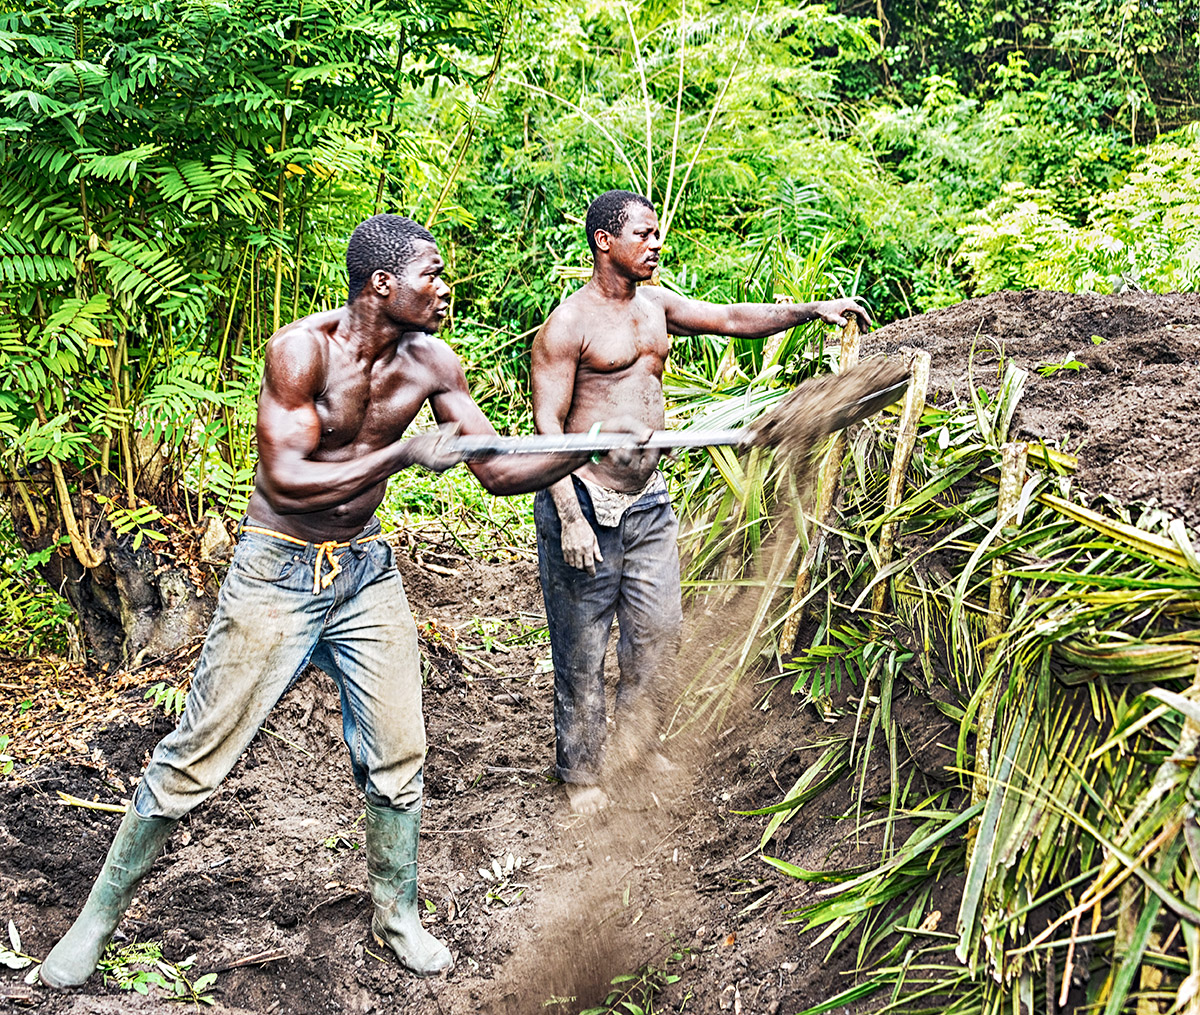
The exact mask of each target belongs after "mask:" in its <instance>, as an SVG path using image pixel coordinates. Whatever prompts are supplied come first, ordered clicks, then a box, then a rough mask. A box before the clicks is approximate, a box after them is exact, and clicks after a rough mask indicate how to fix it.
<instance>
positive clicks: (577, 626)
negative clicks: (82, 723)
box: [533, 190, 870, 813]
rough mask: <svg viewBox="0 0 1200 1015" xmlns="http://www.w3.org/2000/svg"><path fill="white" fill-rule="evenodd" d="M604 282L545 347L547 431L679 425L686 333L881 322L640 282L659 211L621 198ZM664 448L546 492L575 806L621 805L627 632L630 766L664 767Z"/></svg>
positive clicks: (559, 716) (602, 241) (648, 267)
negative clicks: (675, 417) (606, 755)
mask: <svg viewBox="0 0 1200 1015" xmlns="http://www.w3.org/2000/svg"><path fill="white" fill-rule="evenodd" d="M585 228H586V230H587V239H588V245H589V246H590V247H591V249H592V257H593V269H592V277H591V279H590V281H589V282H588V283H587V284H586V285H585V286H584V287H583V288H582V289H580V290H579V291H578V292H576V293H574V294H572V295H571V296H570V297H568V298H567V299H566V300H564V301H563V302H562V304H561V305H560V306H559V307H558V308H557V309H555V311H554V312H553V313H552V314H551V315H550V317H549V319H548V320H547V321H546V323H545V324H544V325H543V326H542V329H541V331H539V332H538V335H537V338H536V339H535V340H534V344H533V413H534V423H535V425H536V426H537V429H538V431H539V432H540V433H546V434H558V433H577V432H580V431H587V430H589V429H590V428H592V427H594V426H597V425H602V424H603V421H604V420H608V419H611V418H613V417H615V416H624V415H632V416H634V417H635V418H636V419H638V420H640V421H641V422H642V423H644V424H645V425H646V426H648V427H650V428H652V429H656V430H657V429H661V428H662V427H663V425H664V422H665V413H664V405H663V393H662V374H663V364H664V362H665V361H666V358H667V353H668V351H669V349H670V345H671V340H670V336H671V335H698V334H712V335H731V336H739V337H742V338H764V337H766V336H768V335H773V334H775V333H777V332H780V331H785V330H787V329H789V328H793V327H795V326H796V325H797V324H801V323H803V322H805V321H811V320H814V319H818V318H819V319H820V320H822V321H825V322H827V323H829V324H839V325H841V324H845V323H846V316H845V315H847V314H855V315H857V316H858V317H859V318H860V319H861V320H862V323H863V325H864V327H866V326H869V324H870V318H869V317H868V315H867V312H866V311H865V310H864V309H863V308H862V307H860V306H859V305H858V304H857V303H855V302H854V301H853V300H848V299H840V300H826V301H824V302H820V303H804V304H774V303H737V304H731V305H728V306H721V305H718V304H713V303H704V302H700V301H698V300H689V299H685V298H684V297H682V296H679V295H677V294H675V293H673V292H671V291H669V290H667V289H662V288H659V287H657V286H644V287H640V288H639V286H638V283H639V282H644V281H647V280H648V279H650V278H651V276H652V275H653V273H654V269H655V268H656V267H657V266H658V255H659V251H660V250H661V249H662V240H661V238H660V236H659V229H658V216H657V215H656V214H655V212H654V206H653V205H652V204H651V203H650V202H649V201H648V200H646V198H644V197H642V196H640V195H638V194H633V193H630V192H629V191H624V190H614V191H609V192H608V193H606V194H602V195H601V196H600V197H598V198H596V200H595V201H594V202H592V205H591V206H590V207H589V208H588V211H587V219H586V223H585ZM660 454H661V452H659V451H652V450H645V451H642V452H640V453H637V454H634V455H630V456H624V457H623V458H621V459H618V458H617V457H616V456H609V457H608V458H606V459H603V460H601V461H599V462H598V463H593V464H588V465H585V466H583V467H582V468H580V469H578V470H577V471H576V472H575V474H574V475H573V476H571V477H568V478H565V479H563V480H561V481H560V482H558V483H555V484H554V485H553V486H551V487H550V488H549V490H543V491H541V492H539V493H538V495H537V497H536V499H535V501H534V517H535V519H536V522H537V531H538V560H539V571H540V576H541V583H542V594H543V596H544V598H545V603H546V615H547V619H548V621H549V625H550V647H551V654H552V657H553V661H554V731H555V738H556V767H557V773H558V776H559V778H560V779H562V780H563V782H564V783H566V786H567V793H568V796H569V799H570V802H571V807H572V809H573V810H575V811H578V812H582V813H591V812H593V811H596V810H599V809H600V808H602V807H604V806H605V805H606V804H607V803H608V797H607V795H606V794H605V792H604V790H603V789H602V788H601V786H600V777H601V763H602V758H603V748H604V741H605V732H606V731H605V702H604V652H605V647H606V646H607V644H608V635H609V630H610V629H611V627H612V620H613V616H614V614H615V615H616V617H617V621H618V625H619V628H620V639H619V641H618V645H617V660H618V664H619V668H620V684H619V686H618V690H617V701H616V717H615V728H616V734H617V736H618V738H619V739H620V740H621V742H622V744H621V746H622V750H621V752H620V753H621V755H622V756H623V757H630V756H632V757H641V758H642V759H643V760H644V761H645V763H646V764H648V765H649V766H650V767H663V766H665V765H666V761H665V759H663V758H662V756H661V755H659V754H658V753H657V751H656V750H655V749H654V746H653V745H654V744H655V743H656V742H657V733H658V716H657V709H656V704H657V703H656V701H655V698H656V695H655V694H654V693H649V694H648V693H647V692H648V691H650V692H653V689H654V684H655V682H656V680H657V679H658V678H660V677H661V676H662V675H663V671H664V668H665V667H667V666H669V665H671V663H672V661H673V659H674V655H675V652H676V650H677V646H678V642H679V632H680V626H681V616H682V615H681V608H680V589H679V553H678V550H677V548H676V542H675V539H676V535H677V532H678V525H677V523H676V520H675V514H674V512H673V511H672V510H671V502H670V496H669V494H668V493H667V488H666V484H665V483H664V481H663V478H662V474H661V473H660V472H658V471H657V466H658V460H659V457H660Z"/></svg>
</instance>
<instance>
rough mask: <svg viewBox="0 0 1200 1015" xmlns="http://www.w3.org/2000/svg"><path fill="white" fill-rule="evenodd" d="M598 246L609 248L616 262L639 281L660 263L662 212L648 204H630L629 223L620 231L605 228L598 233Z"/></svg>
mask: <svg viewBox="0 0 1200 1015" xmlns="http://www.w3.org/2000/svg"><path fill="white" fill-rule="evenodd" d="M605 241H607V247H606V246H605ZM597 246H598V247H599V248H600V249H602V250H603V249H607V250H608V256H609V259H610V260H611V261H612V262H613V264H614V265H615V266H617V267H619V268H622V269H624V271H625V272H627V273H628V274H629V275H631V276H632V277H633V278H635V279H637V280H638V281H639V282H640V281H643V280H645V279H648V278H650V277H651V276H652V275H653V274H654V269H655V268H657V267H658V255H659V252H660V251H661V250H662V237H661V236H660V235H659V231H658V216H657V215H656V214H654V212H653V211H652V210H651V209H649V208H647V207H646V206H645V205H642V204H629V205H626V206H625V225H624V226H622V228H621V232H620V235H618V236H613V235H611V234H609V233H603V232H602V233H600V234H599V236H598V237H597Z"/></svg>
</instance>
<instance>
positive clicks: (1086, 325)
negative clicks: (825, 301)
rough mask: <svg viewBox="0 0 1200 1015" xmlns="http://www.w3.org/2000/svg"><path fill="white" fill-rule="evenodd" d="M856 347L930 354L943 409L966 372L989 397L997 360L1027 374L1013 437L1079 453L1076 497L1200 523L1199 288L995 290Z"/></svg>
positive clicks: (963, 385) (961, 393)
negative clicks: (1198, 429) (1199, 434)
mask: <svg viewBox="0 0 1200 1015" xmlns="http://www.w3.org/2000/svg"><path fill="white" fill-rule="evenodd" d="M862 348H863V353H864V355H865V354H868V353H871V352H895V351H898V350H899V349H901V348H910V349H925V350H927V351H928V352H929V354H930V357H931V364H930V367H931V371H930V387H931V390H932V391H933V392H935V393H936V398H937V401H938V402H939V404H942V405H946V404H948V403H949V402H950V401H952V400H953V397H954V396H955V395H957V397H958V399H960V400H963V401H968V399H969V394H968V393H969V390H970V386H971V383H972V377H973V379H974V384H975V385H976V386H977V387H985V388H987V389H988V390H989V391H990V392H992V393H995V391H996V390H997V388H998V387H999V381H1000V375H1001V374H1002V368H1001V361H1002V360H1003V361H1006V362H1012V363H1014V364H1015V365H1016V366H1019V367H1021V368H1023V369H1025V370H1027V371H1028V372H1029V378H1028V380H1027V381H1026V385H1025V394H1024V396H1023V397H1022V399H1021V402H1020V406H1019V408H1018V410H1017V415H1016V418H1015V419H1014V425H1013V429H1012V431H1011V437H1012V438H1014V439H1029V440H1034V441H1041V442H1044V443H1046V444H1049V445H1051V446H1052V447H1056V448H1058V449H1061V450H1063V451H1068V452H1070V453H1072V454H1075V455H1077V456H1078V459H1079V469H1078V472H1077V473H1076V476H1075V480H1074V484H1073V487H1074V489H1075V491H1076V492H1080V493H1083V494H1084V495H1086V496H1089V497H1091V498H1093V499H1097V500H1099V499H1102V498H1107V499H1109V500H1110V501H1111V502H1113V503H1115V504H1117V505H1122V506H1123V505H1128V504H1132V503H1134V502H1140V503H1145V504H1149V505H1152V506H1156V507H1159V508H1162V509H1163V510H1165V511H1167V512H1169V513H1170V514H1172V515H1174V516H1176V517H1180V518H1183V519H1184V521H1185V522H1187V524H1188V526H1189V527H1190V528H1191V529H1192V530H1193V532H1195V531H1196V530H1197V529H1198V528H1200V443H1197V441H1196V440H1195V426H1196V421H1197V419H1200V294H1197V293H1168V294H1166V295H1156V294H1153V293H1143V292H1126V293H1121V294H1119V295H1115V296H1099V295H1096V294H1094V293H1056V292H1042V291H1039V290H1027V291H1025V292H1001V293H994V294H993V295H991V296H985V297H982V298H980V299H975V300H968V301H967V302H966V303H960V304H958V305H957V306H953V307H947V308H946V309H945V310H938V311H935V312H933V313H929V314H923V315H921V316H918V317H910V318H908V319H906V320H903V321H897V322H896V323H894V324H890V325H888V326H887V327H885V328H880V329H879V330H878V331H875V332H873V333H872V334H870V335H868V336H865V337H864V339H863V346H862ZM1072 363H1074V364H1075V366H1074V367H1072V366H1070V365H1069V364H1072ZM1063 364H1067V365H1066V366H1061V368H1060V369H1054V368H1055V367H1056V366H1060V365H1063ZM1039 366H1041V367H1042V368H1043V370H1044V371H1046V372H1047V373H1048V374H1049V376H1042V374H1041V373H1039V372H1038V370H1037V368H1038V367H1039ZM931 400H932V397H931Z"/></svg>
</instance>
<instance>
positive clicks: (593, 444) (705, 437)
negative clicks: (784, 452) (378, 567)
mask: <svg viewBox="0 0 1200 1015" xmlns="http://www.w3.org/2000/svg"><path fill="white" fill-rule="evenodd" d="M749 437H750V431H749V430H748V429H746V428H741V429H737V430H655V431H654V433H653V434H651V435H650V439H649V440H648V441H646V442H645V443H640V442H639V441H637V440H636V439H635V438H634V436H633V434H627V433H595V434H590V433H565V434H537V435H534V436H530V437H498V436H497V437H493V436H490V435H480V434H467V435H463V436H460V437H451V438H449V442H450V447H451V449H452V450H454V451H456V452H458V453H459V454H460V455H462V457H463V461H464V462H473V461H478V460H479V459H482V458H493V457H495V456H497V455H547V454H551V455H552V454H568V455H578V454H592V455H594V454H600V453H603V452H605V451H618V450H626V449H627V450H630V451H633V450H637V449H638V448H649V449H652V450H655V451H661V450H663V449H665V448H705V447H715V446H718V445H731V444H742V443H745V442H746V441H747V440H748V439H749Z"/></svg>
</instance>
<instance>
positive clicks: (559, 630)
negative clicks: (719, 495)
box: [533, 477, 682, 785]
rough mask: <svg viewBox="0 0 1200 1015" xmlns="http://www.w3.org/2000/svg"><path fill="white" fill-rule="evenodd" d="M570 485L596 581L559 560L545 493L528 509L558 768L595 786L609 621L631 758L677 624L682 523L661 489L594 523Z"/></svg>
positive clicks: (618, 725)
mask: <svg viewBox="0 0 1200 1015" xmlns="http://www.w3.org/2000/svg"><path fill="white" fill-rule="evenodd" d="M572 478H574V477H572ZM574 482H575V495H576V496H577V497H578V498H579V507H580V509H581V510H582V511H583V517H584V518H585V519H587V522H588V524H589V525H591V527H592V530H593V531H594V532H595V533H596V541H597V542H598V543H599V545H600V554H601V556H602V557H603V558H604V559H603V560H602V561H600V562H599V563H597V564H596V574H595V576H594V577H593V576H591V575H589V574H588V573H587V572H586V571H582V570H580V569H579V568H575V567H571V566H570V565H569V564H567V562H566V561H565V560H563V555H562V526H561V525H560V523H559V520H558V511H557V510H556V509H555V507H554V501H553V499H552V498H551V496H550V494H549V492H548V491H546V490H542V491H541V492H540V493H538V495H537V496H536V498H535V499H534V502H533V505H534V506H533V513H534V520H535V522H536V523H537V537H538V571H539V575H540V577H541V582H542V596H543V598H544V600H545V603H546V619H547V621H548V623H549V627H550V650H551V655H552V657H553V660H554V735H555V761H556V771H557V774H558V777H559V778H560V779H562V780H563V782H569V783H576V784H579V785H589V784H594V783H596V782H598V781H599V779H600V769H601V765H602V763H603V757H604V743H605V734H606V723H605V700H604V652H605V649H606V647H607V646H608V635H609V631H610V630H611V629H612V622H613V617H614V616H615V617H616V618H617V625H618V627H619V629H620V637H619V638H618V641H617V663H618V667H619V669H620V683H619V684H618V687H617V698H616V708H615V710H614V726H615V735H616V736H617V738H618V739H619V740H620V741H621V742H622V744H623V747H624V748H626V749H628V750H629V751H630V752H631V753H637V752H638V751H640V750H642V749H644V748H646V747H648V746H650V744H651V743H652V741H654V740H655V739H656V737H657V733H658V720H659V711H660V710H659V706H660V702H659V696H660V694H661V693H662V691H663V687H664V685H663V681H662V679H661V678H662V677H664V676H665V675H666V673H665V669H666V667H670V666H672V665H673V664H674V661H675V656H676V654H677V652H678V650H679V632H680V627H681V624H682V611H681V608H680V595H679V549H678V546H677V543H676V537H677V535H678V532H679V524H678V522H677V521H676V519H675V512H674V511H673V510H672V509H671V501H670V497H669V495H668V494H667V493H666V491H660V492H657V493H648V494H646V495H645V496H643V497H642V498H641V499H640V500H638V501H637V502H635V503H634V504H633V505H632V506H631V507H630V508H629V510H628V511H626V512H625V514H624V515H622V517H621V520H620V521H619V522H618V523H617V524H616V525H615V526H612V527H609V526H605V525H600V524H598V523H597V522H596V515H595V513H594V511H593V510H592V500H591V497H590V496H588V492H587V488H586V487H585V486H584V485H583V484H582V483H581V482H579V480H577V479H576V480H575V481H574Z"/></svg>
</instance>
